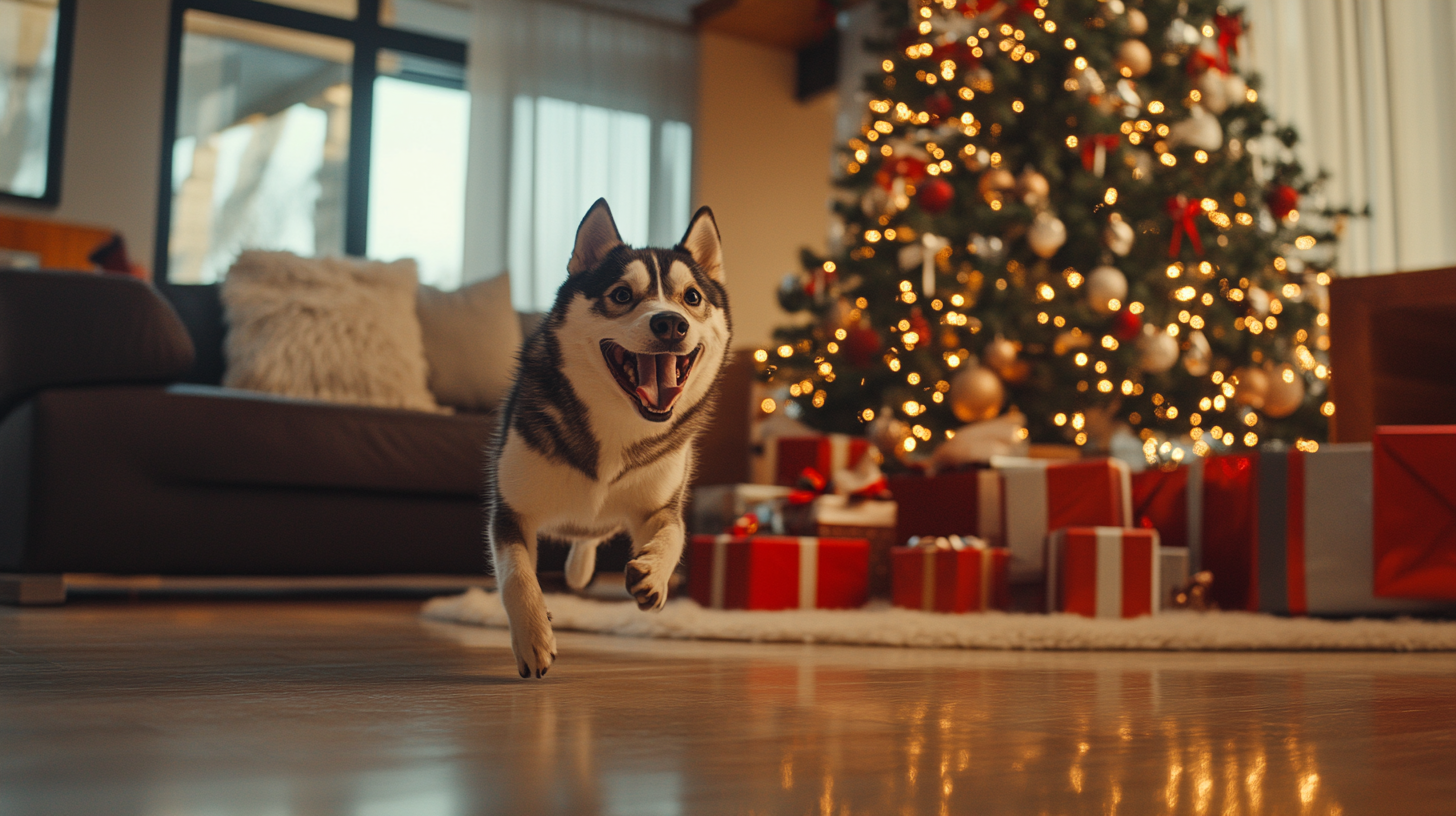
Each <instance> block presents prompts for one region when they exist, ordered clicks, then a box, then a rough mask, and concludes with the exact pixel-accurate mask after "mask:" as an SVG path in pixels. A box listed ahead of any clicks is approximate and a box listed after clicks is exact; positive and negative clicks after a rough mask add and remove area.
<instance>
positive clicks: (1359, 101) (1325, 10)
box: [1245, 0, 1456, 275]
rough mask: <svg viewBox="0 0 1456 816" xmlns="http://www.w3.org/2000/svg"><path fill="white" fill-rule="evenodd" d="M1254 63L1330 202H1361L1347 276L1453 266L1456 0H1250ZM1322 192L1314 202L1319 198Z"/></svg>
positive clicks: (1342, 261) (1347, 246)
mask: <svg viewBox="0 0 1456 816" xmlns="http://www.w3.org/2000/svg"><path fill="white" fill-rule="evenodd" d="M1245 15H1246V19H1247V20H1248V22H1249V34H1248V37H1247V39H1246V42H1247V43H1248V45H1249V52H1250V53H1249V55H1248V56H1249V64H1250V65H1251V66H1252V68H1253V69H1254V70H1256V71H1258V72H1259V73H1261V74H1262V75H1263V77H1264V87H1263V90H1262V92H1261V93H1262V98H1263V101H1264V102H1265V103H1266V104H1268V105H1269V106H1270V108H1271V109H1272V110H1273V112H1274V113H1275V116H1276V117H1277V118H1278V119H1280V120H1282V121H1286V122H1289V123H1290V124H1293V125H1295V126H1296V127H1297V128H1298V129H1299V133H1300V138H1301V142H1300V144H1299V145H1298V146H1297V148H1296V154H1297V155H1298V157H1299V159H1300V161H1301V162H1302V163H1303V164H1304V165H1305V167H1306V168H1308V169H1311V170H1313V169H1317V168H1320V167H1323V168H1325V169H1326V170H1329V171H1330V173H1331V175H1332V177H1331V179H1330V182H1329V183H1328V185H1327V186H1326V198H1327V200H1328V203H1329V204H1331V205H1334V206H1342V205H1349V206H1350V207H1351V208H1353V209H1356V210H1358V209H1361V208H1363V207H1365V206H1366V205H1367V204H1368V205H1369V207H1370V211H1371V217H1370V218H1369V219H1351V220H1350V222H1349V223H1348V226H1347V228H1346V230H1345V234H1344V239H1343V241H1342V242H1341V244H1340V255H1339V265H1338V268H1339V271H1340V272H1341V274H1345V275H1367V274H1371V273H1379V272H1393V271H1405V270H1413V269H1428V268H1431V267H1439V266H1451V265H1456V151H1453V150H1452V144H1453V134H1456V4H1453V3H1451V2H1450V0H1250V2H1249V4H1248V6H1247V7H1246V10H1245ZM1316 203H1317V202H1316Z"/></svg>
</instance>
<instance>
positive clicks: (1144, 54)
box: [1117, 40, 1153, 78]
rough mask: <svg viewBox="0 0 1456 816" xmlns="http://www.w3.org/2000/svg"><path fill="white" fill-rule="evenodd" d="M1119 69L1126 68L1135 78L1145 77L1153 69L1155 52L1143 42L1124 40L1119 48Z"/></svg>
mask: <svg viewBox="0 0 1456 816" xmlns="http://www.w3.org/2000/svg"><path fill="white" fill-rule="evenodd" d="M1117 67H1118V68H1119V69H1122V68H1126V69H1127V71H1128V73H1129V74H1131V75H1132V77H1133V78H1137V77H1140V76H1144V75H1145V74H1147V72H1148V71H1151V70H1152V69H1153V52H1152V51H1150V50H1148V47H1147V45H1146V44H1145V43H1143V41H1142V40H1123V43H1122V45H1120V46H1118V47H1117Z"/></svg>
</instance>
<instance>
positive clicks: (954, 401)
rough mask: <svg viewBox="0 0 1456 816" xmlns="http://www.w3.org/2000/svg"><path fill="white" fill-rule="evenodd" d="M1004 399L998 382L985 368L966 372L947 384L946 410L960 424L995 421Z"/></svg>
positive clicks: (993, 374)
mask: <svg viewBox="0 0 1456 816" xmlns="http://www.w3.org/2000/svg"><path fill="white" fill-rule="evenodd" d="M1005 399H1006V387H1005V386H1004V385H1002V384H1001V378H1000V377H997V376H996V374H995V372H993V371H992V370H991V369H989V368H987V367H985V366H974V367H972V368H968V369H966V370H964V371H962V372H961V373H959V374H957V375H955V379H953V380H951V381H950V407H951V410H952V411H954V412H955V415H956V419H959V420H960V421H961V422H979V421H981V420H983V419H993V418H995V417H996V415H998V414H1000V413H1001V403H1002V402H1003V401H1005Z"/></svg>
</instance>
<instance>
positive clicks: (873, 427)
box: [865, 406, 910, 459]
mask: <svg viewBox="0 0 1456 816" xmlns="http://www.w3.org/2000/svg"><path fill="white" fill-rule="evenodd" d="M891 410H892V409H891V408H889V407H888V406H887V407H885V408H882V409H880V415H879V416H877V417H875V418H874V419H872V420H870V424H869V425H868V426H867V427H866V428H865V437H866V438H868V439H869V440H870V444H871V445H874V446H875V447H876V448H879V450H880V453H882V454H884V455H885V457H886V458H888V459H900V458H901V457H903V456H904V455H905V440H906V439H908V438H909V437H910V426H909V425H907V424H905V423H904V422H902V421H900V420H898V419H896V418H895V415H894V414H893V413H891Z"/></svg>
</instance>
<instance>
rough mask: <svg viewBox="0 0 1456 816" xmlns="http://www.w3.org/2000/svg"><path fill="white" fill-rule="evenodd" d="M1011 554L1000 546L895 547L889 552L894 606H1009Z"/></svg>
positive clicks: (971, 608) (956, 609)
mask: <svg viewBox="0 0 1456 816" xmlns="http://www.w3.org/2000/svg"><path fill="white" fill-rule="evenodd" d="M1009 557H1010V556H1009V554H1008V553H1007V552H1006V550H1005V549H1004V548H1001V547H983V548H976V547H968V548H966V549H963V550H950V549H944V548H937V547H896V548H894V549H893V550H891V551H890V573H891V576H892V580H893V584H894V587H893V592H892V596H893V599H894V604H895V606H899V607H904V608H905V609H919V610H922V611H925V612H984V611H986V610H988V609H1000V610H1008V609H1010V608H1011V588H1010V586H1009V585H1008V584H1007V581H1006V563H1007V561H1008V559H1009Z"/></svg>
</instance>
